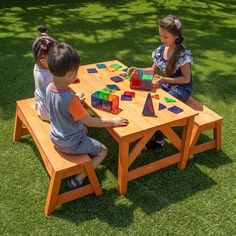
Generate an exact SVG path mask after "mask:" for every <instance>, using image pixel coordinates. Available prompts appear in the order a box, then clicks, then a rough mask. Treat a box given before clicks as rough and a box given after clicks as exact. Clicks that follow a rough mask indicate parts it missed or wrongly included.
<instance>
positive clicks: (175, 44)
mask: <svg viewBox="0 0 236 236" xmlns="http://www.w3.org/2000/svg"><path fill="white" fill-rule="evenodd" d="M159 34H160V39H161V42H162V45H161V46H159V47H158V48H157V49H156V50H155V51H154V52H153V53H152V58H153V62H154V63H153V65H152V69H153V70H154V74H156V73H157V72H158V71H160V72H161V73H162V74H163V75H164V76H159V75H157V74H156V75H155V76H154V78H153V87H155V88H157V87H161V88H162V89H164V90H165V91H167V92H168V93H169V94H171V95H172V96H174V97H176V98H178V99H179V100H181V101H186V100H187V99H188V98H189V96H190V95H191V92H192V75H191V64H192V63H193V58H192V53H191V51H190V50H189V49H187V48H185V47H184V45H183V41H184V38H183V36H182V23H181V21H180V19H179V18H178V17H177V16H173V15H168V16H166V17H164V18H163V19H161V20H160V21H159ZM134 69H135V68H133V67H131V68H130V70H129V73H132V71H133V70H134ZM164 144H165V141H164V135H163V134H162V133H161V132H160V131H158V132H156V133H155V139H154V140H152V141H149V142H148V143H147V145H146V148H147V149H156V148H162V147H163V146H164Z"/></svg>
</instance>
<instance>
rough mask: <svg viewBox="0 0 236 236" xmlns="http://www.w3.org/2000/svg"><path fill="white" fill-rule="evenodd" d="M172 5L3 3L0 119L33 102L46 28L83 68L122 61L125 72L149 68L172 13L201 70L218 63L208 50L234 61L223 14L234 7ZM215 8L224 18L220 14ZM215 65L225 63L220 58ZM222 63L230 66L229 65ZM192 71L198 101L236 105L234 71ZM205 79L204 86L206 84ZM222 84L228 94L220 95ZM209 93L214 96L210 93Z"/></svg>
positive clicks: (221, 4) (229, 29)
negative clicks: (36, 45) (38, 44)
mask: <svg viewBox="0 0 236 236" xmlns="http://www.w3.org/2000/svg"><path fill="white" fill-rule="evenodd" d="M168 2H169V1H168V0H166V1H164V0H163V1H160V2H159V1H158V2H156V1H150V2H147V3H145V2H144V3H143V4H144V9H145V8H146V9H147V11H144V10H142V11H140V10H137V11H135V10H134V4H132V3H130V1H127V0H122V1H115V2H113V1H112V2H111V1H108V0H103V1H79V2H78V1H73V0H70V1H68V2H67V3H65V2H64V1H62V0H60V1H56V2H55V1H49V0H48V1H44V2H43V3H42V1H33V2H29V1H21V2H20V3H19V2H17V1H7V2H4V3H1V9H0V20H1V34H0V45H1V46H0V47H1V53H2V54H3V55H4V57H1V58H0V64H1V66H0V73H1V77H2V78H4V80H3V79H1V82H0V94H1V95H0V100H1V104H0V109H1V110H2V111H4V112H3V113H2V114H1V116H2V119H5V120H7V119H9V118H11V117H12V116H13V114H14V108H15V101H16V100H19V99H22V98H28V97H32V96H33V92H34V82H33V76H32V70H33V63H34V62H33V58H32V55H31V45H32V42H33V40H34V38H35V37H36V30H35V28H36V26H37V25H38V24H45V25H46V26H47V27H48V31H49V34H52V36H53V37H55V38H57V39H58V40H59V41H66V42H67V43H70V44H71V45H72V46H73V47H75V48H76V49H77V50H78V51H79V52H80V54H81V57H82V64H88V63H94V62H100V61H107V60H111V59H118V60H121V61H122V62H123V63H125V64H127V66H132V65H136V66H149V65H151V64H152V59H151V52H152V51H153V50H154V49H155V48H156V47H157V46H158V45H159V40H158V39H155V38H157V29H156V19H157V18H158V19H160V18H161V17H162V16H164V15H167V14H170V13H171V14H176V15H181V18H182V19H183V22H184V26H185V32H184V35H185V38H186V46H187V47H189V48H190V49H191V50H192V51H193V54H194V58H195V59H196V61H197V63H198V64H200V65H201V67H204V66H205V67H209V63H211V61H212V63H214V62H215V60H216V58H215V57H214V58H209V57H206V56H205V51H206V50H208V51H211V52H219V51H221V52H222V53H223V56H224V57H227V58H231V57H233V56H234V55H235V50H236V49H233V48H232V47H231V45H232V36H233V35H234V34H235V32H234V28H233V27H229V26H225V25H224V24H223V23H222V22H224V20H225V15H224V14H228V17H230V15H231V14H232V13H231V10H229V6H228V5H227V2H230V1H227V2H224V1H218V2H217V3H215V2H214V1H206V2H205V7H203V6H204V5H203V4H201V5H199V4H196V5H195V6H192V7H191V8H189V7H188V6H187V5H184V4H183V5H181V7H180V8H178V7H176V8H171V10H170V8H169V6H168ZM94 5H96V6H97V7H98V9H97V8H96V7H94ZM216 8H217V11H221V12H223V13H224V14H222V15H221V14H216V13H215V12H216ZM61 9H63V11H62V10H61ZM98 12H99V14H98ZM199 19H201V20H199ZM193 29H194V30H193ZM1 35H2V36H1ZM192 35H194V37H193V36H192ZM144 36H145V37H144ZM101 52H102V53H101ZM217 60H219V62H222V58H219V59H218V58H217ZM6 61H7V63H6ZM224 63H225V64H226V65H227V64H228V66H231V65H230V61H229V62H228V61H227V62H224ZM193 70H194V84H195V88H196V89H195V94H196V95H197V96H198V93H199V94H201V95H203V96H208V97H211V96H212V97H213V99H214V100H216V101H221V100H223V101H225V102H227V103H229V104H230V103H232V101H233V100H235V96H236V95H235V93H232V92H231V98H228V97H227V94H228V91H229V90H230V88H231V87H232V85H235V82H233V81H232V76H234V73H233V72H232V71H229V72H226V71H225V70H221V69H219V70H217V71H214V72H210V74H207V73H206V72H205V71H201V69H194V67H193ZM202 77H204V78H206V80H204V81H202V80H201V78H202ZM222 80H223V81H224V83H223V89H224V91H225V92H222V82H221V81H222ZM6 81H7V82H6ZM209 88H211V91H213V92H212V93H209ZM200 91H201V92H200Z"/></svg>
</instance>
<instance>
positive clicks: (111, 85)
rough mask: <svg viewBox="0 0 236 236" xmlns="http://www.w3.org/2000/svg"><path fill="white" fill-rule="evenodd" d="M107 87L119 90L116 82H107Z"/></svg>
mask: <svg viewBox="0 0 236 236" xmlns="http://www.w3.org/2000/svg"><path fill="white" fill-rule="evenodd" d="M107 88H109V89H111V90H120V88H119V87H118V86H117V85H116V84H107Z"/></svg>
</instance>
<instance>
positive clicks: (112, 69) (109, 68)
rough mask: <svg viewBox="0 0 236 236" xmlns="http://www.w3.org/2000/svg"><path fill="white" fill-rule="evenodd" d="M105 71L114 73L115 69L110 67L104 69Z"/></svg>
mask: <svg viewBox="0 0 236 236" xmlns="http://www.w3.org/2000/svg"><path fill="white" fill-rule="evenodd" d="M106 70H108V71H109V72H115V71H117V69H116V68H112V67H108V68H106Z"/></svg>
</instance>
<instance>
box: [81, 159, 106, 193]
mask: <svg viewBox="0 0 236 236" xmlns="http://www.w3.org/2000/svg"><path fill="white" fill-rule="evenodd" d="M85 170H86V173H87V176H88V179H89V181H90V184H91V185H92V186H93V190H94V192H95V194H96V195H97V196H98V195H102V194H103V192H102V188H101V185H100V183H99V181H98V178H97V175H96V173H95V170H94V169H93V165H92V162H91V163H88V164H87V165H86V166H85Z"/></svg>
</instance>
